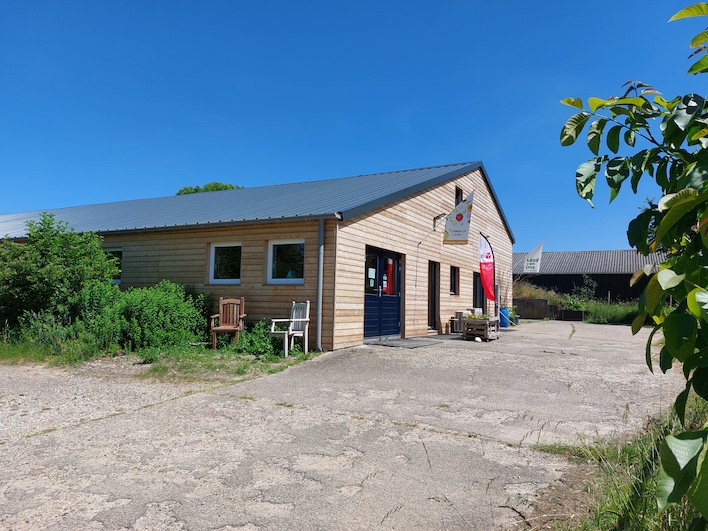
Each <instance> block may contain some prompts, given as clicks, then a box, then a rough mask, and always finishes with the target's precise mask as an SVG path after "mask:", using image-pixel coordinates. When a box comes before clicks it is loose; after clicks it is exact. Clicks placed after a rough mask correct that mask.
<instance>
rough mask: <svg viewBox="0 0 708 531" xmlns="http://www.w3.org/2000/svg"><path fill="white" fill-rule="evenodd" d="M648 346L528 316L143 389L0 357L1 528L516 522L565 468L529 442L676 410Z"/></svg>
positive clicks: (97, 367) (128, 373) (97, 368)
mask: <svg viewBox="0 0 708 531" xmlns="http://www.w3.org/2000/svg"><path fill="white" fill-rule="evenodd" d="M646 337H647V333H644V332H643V333H641V334H640V336H638V337H632V336H631V333H630V331H629V328H627V327H618V326H605V325H587V324H584V323H573V324H570V323H564V322H554V321H547V322H530V323H525V324H523V325H522V326H519V327H516V328H514V329H510V330H505V331H504V332H503V334H502V337H501V339H499V340H496V341H491V342H489V343H475V342H466V341H463V340H460V339H458V338H454V339H453V338H446V337H444V336H440V337H433V338H423V339H422V340H409V341H405V342H402V343H401V344H404V345H405V346H404V347H390V346H385V344H383V343H381V344H379V343H377V344H367V345H363V346H361V347H357V348H353V349H346V350H341V351H336V352H332V353H327V354H323V355H321V356H319V357H317V358H316V359H314V360H311V361H309V362H306V363H303V364H301V365H298V366H295V367H293V368H290V369H288V370H286V371H284V372H282V373H279V374H275V375H271V376H267V377H263V378H260V379H257V380H251V381H248V382H242V383H236V384H233V383H228V384H224V383H223V382H222V383H204V382H201V383H199V382H196V383H195V382H190V383H184V382H180V383H165V382H151V381H144V380H138V379H135V378H134V376H133V373H134V372H135V371H136V370H138V369H137V368H136V367H133V366H126V365H125V361H124V360H123V361H120V360H113V361H102V362H94V363H92V364H89V365H88V366H85V367H81V368H77V369H57V368H46V367H36V366H26V365H25V366H8V365H0V528H1V529H13V530H24V529H72V530H73V529H91V530H94V529H95V530H104V529H111V530H112V529H151V530H152V529H165V530H167V529H170V530H171V529H192V530H200V529H221V530H235V529H242V530H257V529H323V530H324V529H479V530H488V529H503V528H509V527H514V524H515V523H518V522H519V519H520V515H524V516H525V517H528V518H531V516H532V515H533V510H534V509H533V501H534V499H535V496H536V494H537V493H538V491H539V490H540V489H543V488H544V487H547V486H549V485H551V484H553V483H554V482H557V481H558V479H559V478H560V477H561V476H562V474H563V473H564V471H566V470H567V469H568V467H569V466H570V465H569V464H568V463H567V462H565V461H564V460H562V459H559V458H556V457H553V456H551V455H548V454H545V453H542V452H539V451H536V450H534V445H535V444H537V443H552V442H569V443H575V442H579V441H584V440H592V439H595V438H598V437H606V436H612V435H616V434H619V433H624V432H628V431H632V430H636V429H639V428H641V426H642V425H643V424H644V423H645V421H646V418H647V416H648V415H651V414H655V413H658V412H659V411H661V410H666V409H668V408H669V407H670V405H671V403H672V400H673V397H674V396H675V395H676V394H677V393H678V392H679V391H680V390H681V389H682V378H681V375H680V374H671V371H670V373H669V374H668V375H661V374H658V375H652V374H651V373H649V371H648V370H647V368H646V366H645V365H644V352H643V346H644V341H645V340H646ZM431 343H432V344H431ZM412 347H415V348H412ZM657 372H659V371H657ZM519 528H521V527H519Z"/></svg>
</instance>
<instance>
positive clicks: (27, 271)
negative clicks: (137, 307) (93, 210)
mask: <svg viewBox="0 0 708 531" xmlns="http://www.w3.org/2000/svg"><path fill="white" fill-rule="evenodd" d="M27 229H28V236H27V241H26V242H19V243H18V242H13V241H10V240H7V239H5V240H2V241H1V242H0V322H2V323H5V322H6V321H7V322H8V323H9V324H10V325H13V324H16V323H17V322H18V320H19V319H20V318H21V317H22V315H23V314H24V313H27V312H31V313H35V314H39V313H42V312H50V313H51V314H53V316H54V318H55V319H56V320H58V321H59V322H68V321H69V320H70V319H72V318H74V317H76V315H77V313H78V303H79V297H80V295H79V294H80V293H81V290H82V288H83V287H84V286H85V285H86V284H87V283H89V282H92V281H102V282H106V283H110V281H111V279H112V278H113V276H114V274H115V272H116V265H115V261H114V259H113V258H111V257H109V256H107V255H106V254H105V253H104V252H103V250H102V248H101V238H100V236H97V235H96V234H93V233H85V234H78V233H77V232H75V231H74V230H72V229H69V228H68V226H67V224H66V223H65V222H61V221H56V220H55V219H54V216H52V215H50V214H46V213H44V214H42V216H41V217H40V219H39V221H29V222H28V223H27Z"/></svg>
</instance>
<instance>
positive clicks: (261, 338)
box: [235, 321, 277, 360]
mask: <svg viewBox="0 0 708 531" xmlns="http://www.w3.org/2000/svg"><path fill="white" fill-rule="evenodd" d="M276 341H277V340H275V339H274V338H271V337H270V324H269V323H268V322H267V321H258V322H257V323H254V324H249V325H247V326H246V329H245V330H244V331H243V332H241V334H240V335H239V338H238V343H237V344H236V347H235V350H236V352H237V353H238V354H250V355H252V356H255V357H256V358H258V359H260V360H265V359H268V358H271V357H273V356H275V355H276V352H277V349H276V347H275V345H274V343H275V342H276Z"/></svg>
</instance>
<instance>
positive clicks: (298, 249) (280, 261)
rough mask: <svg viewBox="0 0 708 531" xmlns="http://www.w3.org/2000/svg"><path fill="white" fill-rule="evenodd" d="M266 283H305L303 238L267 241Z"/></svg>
mask: <svg viewBox="0 0 708 531" xmlns="http://www.w3.org/2000/svg"><path fill="white" fill-rule="evenodd" d="M268 283H269V284H304V283H305V241H304V240H280V241H272V242H269V243H268Z"/></svg>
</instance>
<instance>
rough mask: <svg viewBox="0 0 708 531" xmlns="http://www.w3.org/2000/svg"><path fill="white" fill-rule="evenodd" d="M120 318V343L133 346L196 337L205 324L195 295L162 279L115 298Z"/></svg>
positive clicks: (172, 343) (154, 345) (176, 342)
mask: <svg viewBox="0 0 708 531" xmlns="http://www.w3.org/2000/svg"><path fill="white" fill-rule="evenodd" d="M117 305H118V313H119V314H120V316H121V320H122V334H121V344H122V345H124V346H132V347H133V348H135V349H136V350H140V349H147V348H161V347H166V346H175V345H180V344H186V343H189V342H194V341H197V340H198V339H199V338H200V337H201V332H202V330H203V328H204V326H205V324H204V318H203V316H202V315H201V313H200V310H199V306H200V305H201V301H200V300H199V297H198V298H197V300H196V301H195V299H193V298H192V297H187V296H186V295H185V291H184V288H183V287H181V286H178V285H177V284H174V283H172V282H170V281H168V280H163V281H162V282H160V283H159V284H158V285H157V286H154V287H152V288H140V289H130V290H128V291H126V292H124V293H122V297H121V298H120V299H119V300H118V304H117Z"/></svg>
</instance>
